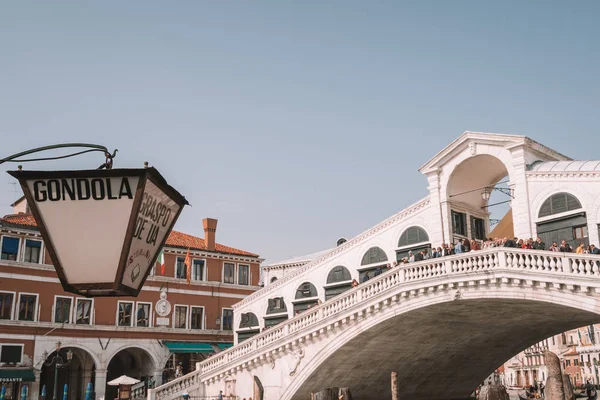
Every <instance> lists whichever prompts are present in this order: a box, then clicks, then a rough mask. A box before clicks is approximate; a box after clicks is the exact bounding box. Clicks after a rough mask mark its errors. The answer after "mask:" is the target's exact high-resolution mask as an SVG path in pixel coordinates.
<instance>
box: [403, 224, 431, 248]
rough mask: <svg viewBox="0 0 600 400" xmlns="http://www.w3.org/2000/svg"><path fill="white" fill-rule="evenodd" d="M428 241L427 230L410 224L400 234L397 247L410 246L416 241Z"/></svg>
mask: <svg viewBox="0 0 600 400" xmlns="http://www.w3.org/2000/svg"><path fill="white" fill-rule="evenodd" d="M425 242H429V235H427V232H425V230H423V229H422V228H419V227H418V226H411V227H410V228H408V229H407V230H405V231H404V232H403V233H402V235H400V240H398V247H404V246H411V245H413V244H417V243H425Z"/></svg>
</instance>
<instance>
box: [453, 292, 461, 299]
mask: <svg viewBox="0 0 600 400" xmlns="http://www.w3.org/2000/svg"><path fill="white" fill-rule="evenodd" d="M460 299H462V292H461V291H460V290H457V291H456V293H454V300H460Z"/></svg>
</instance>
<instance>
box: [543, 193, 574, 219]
mask: <svg viewBox="0 0 600 400" xmlns="http://www.w3.org/2000/svg"><path fill="white" fill-rule="evenodd" d="M580 208H581V203H580V202H579V200H577V197H575V196H573V195H571V194H569V193H557V194H555V195H552V196H550V197H549V198H547V199H546V201H544V204H542V207H540V213H539V215H538V217H539V218H543V217H548V216H550V215H554V214H559V213H564V212H567V211H572V210H577V209H580Z"/></svg>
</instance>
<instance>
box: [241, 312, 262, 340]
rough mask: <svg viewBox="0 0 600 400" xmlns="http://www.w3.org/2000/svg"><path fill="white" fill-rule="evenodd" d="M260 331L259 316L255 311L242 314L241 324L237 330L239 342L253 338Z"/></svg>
mask: <svg viewBox="0 0 600 400" xmlns="http://www.w3.org/2000/svg"><path fill="white" fill-rule="evenodd" d="M259 332H260V327H259V325H258V318H257V317H256V314H254V313H251V312H249V313H243V314H242V315H240V325H239V326H238V330H237V332H236V333H237V339H238V341H237V342H238V343H241V342H243V341H244V340H246V339H249V338H251V337H252V336H254V335H256V334H257V333H259Z"/></svg>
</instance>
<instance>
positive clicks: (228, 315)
mask: <svg viewBox="0 0 600 400" xmlns="http://www.w3.org/2000/svg"><path fill="white" fill-rule="evenodd" d="M221 326H222V327H223V328H222V329H223V330H224V331H231V330H233V310H232V309H230V308H224V309H223V324H222V325H221Z"/></svg>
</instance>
